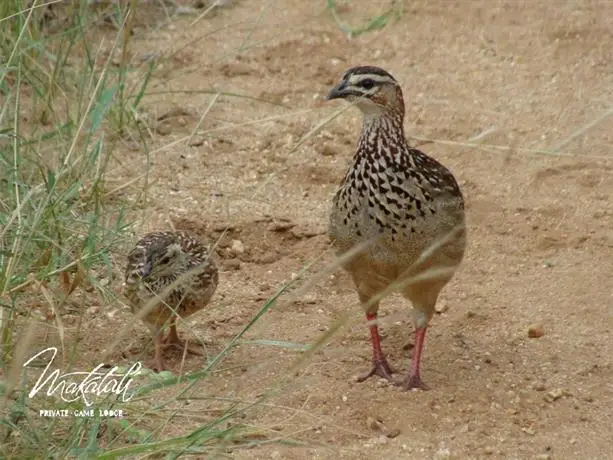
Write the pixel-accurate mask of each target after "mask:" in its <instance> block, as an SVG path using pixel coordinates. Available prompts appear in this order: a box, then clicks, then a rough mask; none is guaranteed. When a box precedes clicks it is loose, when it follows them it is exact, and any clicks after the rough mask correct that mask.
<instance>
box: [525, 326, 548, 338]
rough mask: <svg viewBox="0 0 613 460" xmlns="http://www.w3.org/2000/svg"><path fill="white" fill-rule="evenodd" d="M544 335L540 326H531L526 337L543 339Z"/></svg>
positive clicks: (543, 330)
mask: <svg viewBox="0 0 613 460" xmlns="http://www.w3.org/2000/svg"><path fill="white" fill-rule="evenodd" d="M544 335H545V329H543V326H542V325H540V324H533V325H532V326H530V327H529V328H528V337H530V338H531V339H538V338H539V337H543V336H544Z"/></svg>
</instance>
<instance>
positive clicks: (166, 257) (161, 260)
mask: <svg viewBox="0 0 613 460" xmlns="http://www.w3.org/2000/svg"><path fill="white" fill-rule="evenodd" d="M168 262H170V257H168V256H164V257H162V258H161V259H160V264H162V265H166V264H167V263H168Z"/></svg>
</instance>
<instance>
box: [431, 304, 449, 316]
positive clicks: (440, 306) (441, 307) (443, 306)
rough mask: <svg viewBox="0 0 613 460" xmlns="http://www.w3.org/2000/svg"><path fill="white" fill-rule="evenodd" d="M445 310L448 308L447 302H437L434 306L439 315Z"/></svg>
mask: <svg viewBox="0 0 613 460" xmlns="http://www.w3.org/2000/svg"><path fill="white" fill-rule="evenodd" d="M447 310H449V305H448V304H447V302H443V301H440V302H438V303H437V304H436V306H435V307H434V311H436V313H438V314H439V315H440V314H443V313H445V312H446V311H447Z"/></svg>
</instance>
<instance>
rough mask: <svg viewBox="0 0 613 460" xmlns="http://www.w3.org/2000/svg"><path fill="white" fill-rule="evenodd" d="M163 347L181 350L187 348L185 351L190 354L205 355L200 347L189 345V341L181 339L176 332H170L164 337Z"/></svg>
mask: <svg viewBox="0 0 613 460" xmlns="http://www.w3.org/2000/svg"><path fill="white" fill-rule="evenodd" d="M162 347H163V348H164V349H165V350H166V349H168V348H175V349H177V350H180V351H181V352H183V351H184V350H185V352H186V353H187V354H190V355H197V356H203V353H202V351H201V350H200V349H199V348H197V347H194V346H191V345H188V344H187V342H185V341H184V340H181V339H180V338H179V337H178V336H177V335H176V334H170V333H169V334H168V335H167V336H166V337H164V340H163V341H162Z"/></svg>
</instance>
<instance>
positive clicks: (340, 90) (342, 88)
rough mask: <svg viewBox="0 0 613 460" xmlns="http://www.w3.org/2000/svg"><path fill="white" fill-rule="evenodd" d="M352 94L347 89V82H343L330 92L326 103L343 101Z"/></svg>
mask: <svg viewBox="0 0 613 460" xmlns="http://www.w3.org/2000/svg"><path fill="white" fill-rule="evenodd" d="M351 94H353V92H352V91H351V90H348V89H347V82H346V81H344V80H343V81H342V82H340V83H339V84H338V85H336V86H335V87H333V88H332V89H331V90H330V92H329V93H328V95H327V96H326V101H329V100H331V99H343V98H345V97H347V96H349V95H351Z"/></svg>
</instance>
